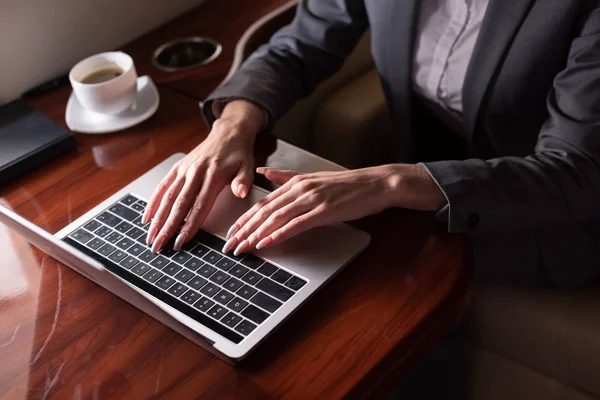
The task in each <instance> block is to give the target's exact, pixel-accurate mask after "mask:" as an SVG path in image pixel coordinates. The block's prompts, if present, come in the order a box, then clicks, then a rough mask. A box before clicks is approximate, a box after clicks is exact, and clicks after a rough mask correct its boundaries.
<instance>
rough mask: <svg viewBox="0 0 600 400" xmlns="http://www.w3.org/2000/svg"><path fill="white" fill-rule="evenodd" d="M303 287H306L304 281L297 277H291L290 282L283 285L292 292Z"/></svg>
mask: <svg viewBox="0 0 600 400" xmlns="http://www.w3.org/2000/svg"><path fill="white" fill-rule="evenodd" d="M304 285H306V281H305V280H303V279H301V278H298V277H297V276H292V277H291V278H290V280H289V281H287V282H286V283H285V286H287V287H289V288H290V289H292V290H298V289H300V288H301V287H302V286H304Z"/></svg>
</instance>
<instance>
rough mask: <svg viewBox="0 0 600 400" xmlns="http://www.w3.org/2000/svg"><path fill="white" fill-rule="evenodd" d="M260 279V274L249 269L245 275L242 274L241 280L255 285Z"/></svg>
mask: <svg viewBox="0 0 600 400" xmlns="http://www.w3.org/2000/svg"><path fill="white" fill-rule="evenodd" d="M261 279H262V275H260V274H257V273H256V272H254V271H250V272H248V273H247V274H246V275H244V276H242V280H243V281H244V282H246V283H249V284H251V285H255V284H256V283H257V282H258V281H260V280H261Z"/></svg>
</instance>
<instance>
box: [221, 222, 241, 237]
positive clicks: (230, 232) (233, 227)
mask: <svg viewBox="0 0 600 400" xmlns="http://www.w3.org/2000/svg"><path fill="white" fill-rule="evenodd" d="M239 229H240V225H239V224H233V225H231V228H229V230H228V231H227V236H226V237H225V239H227V240H229V238H231V237H232V236H233V235H235V234H236V233H237V231H238V230H239Z"/></svg>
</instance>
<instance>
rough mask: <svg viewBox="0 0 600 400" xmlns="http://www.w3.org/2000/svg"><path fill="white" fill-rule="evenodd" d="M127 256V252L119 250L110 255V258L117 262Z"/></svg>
mask: <svg viewBox="0 0 600 400" xmlns="http://www.w3.org/2000/svg"><path fill="white" fill-rule="evenodd" d="M125 257H127V253H125V252H124V251H122V250H117V251H115V252H114V253H112V254H111V255H110V256H108V259H109V260H111V261H114V262H116V263H120V262H121V260H122V259H124V258H125Z"/></svg>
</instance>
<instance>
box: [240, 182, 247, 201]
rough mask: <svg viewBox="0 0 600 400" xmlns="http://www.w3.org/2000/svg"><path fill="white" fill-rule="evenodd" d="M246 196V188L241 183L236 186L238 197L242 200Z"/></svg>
mask: <svg viewBox="0 0 600 400" xmlns="http://www.w3.org/2000/svg"><path fill="white" fill-rule="evenodd" d="M247 194H248V187H247V186H246V185H244V184H243V183H240V184H239V185H238V195H239V196H240V197H241V198H242V199H243V198H244V197H246V195H247Z"/></svg>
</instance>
